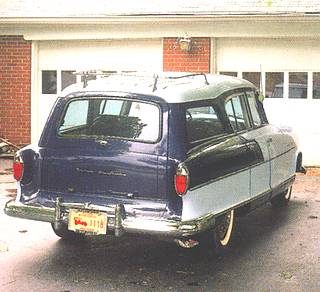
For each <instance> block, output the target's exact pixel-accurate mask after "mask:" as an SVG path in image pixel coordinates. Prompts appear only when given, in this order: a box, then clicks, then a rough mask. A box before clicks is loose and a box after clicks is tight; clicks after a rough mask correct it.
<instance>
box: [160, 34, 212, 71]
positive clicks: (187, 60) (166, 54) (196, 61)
mask: <svg viewBox="0 0 320 292" xmlns="http://www.w3.org/2000/svg"><path fill="white" fill-rule="evenodd" d="M192 42H193V46H192V50H191V51H190V52H185V51H182V50H181V49H180V46H179V43H178V38H165V39H164V40H163V71H177V72H204V73H208V72H210V38H192Z"/></svg>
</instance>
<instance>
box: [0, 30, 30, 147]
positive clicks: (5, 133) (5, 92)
mask: <svg viewBox="0 0 320 292" xmlns="http://www.w3.org/2000/svg"><path fill="white" fill-rule="evenodd" d="M30 130H31V42H29V41H25V40H24V39H23V37H21V36H0V137H4V138H6V139H9V140H10V141H11V142H13V143H16V144H28V143H30Z"/></svg>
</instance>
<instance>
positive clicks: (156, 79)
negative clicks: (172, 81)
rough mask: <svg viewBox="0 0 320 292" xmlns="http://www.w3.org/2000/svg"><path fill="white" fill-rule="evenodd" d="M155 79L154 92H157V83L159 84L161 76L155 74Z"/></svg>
mask: <svg viewBox="0 0 320 292" xmlns="http://www.w3.org/2000/svg"><path fill="white" fill-rule="evenodd" d="M153 78H154V82H153V88H152V92H155V91H156V90H157V83H158V79H159V75H158V74H154V75H153Z"/></svg>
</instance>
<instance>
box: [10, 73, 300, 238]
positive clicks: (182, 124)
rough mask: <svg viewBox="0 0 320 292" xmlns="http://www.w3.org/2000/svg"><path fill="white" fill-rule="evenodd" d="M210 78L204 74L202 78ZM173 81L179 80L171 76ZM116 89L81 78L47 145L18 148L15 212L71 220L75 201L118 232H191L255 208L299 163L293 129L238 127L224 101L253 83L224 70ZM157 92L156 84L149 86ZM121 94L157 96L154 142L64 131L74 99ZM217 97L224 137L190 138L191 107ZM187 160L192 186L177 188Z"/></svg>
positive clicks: (60, 105) (62, 101)
mask: <svg viewBox="0 0 320 292" xmlns="http://www.w3.org/2000/svg"><path fill="white" fill-rule="evenodd" d="M201 78H202V77H201ZM171 83H172V82H171ZM171 83H169V84H166V85H164V86H162V87H161V86H160V84H157V90H156V91H154V90H155V86H152V85H150V84H149V83H146V86H144V87H143V86H142V87H143V89H141V87H139V88H133V89H132V88H130V90H129V89H125V88H124V86H125V85H124V84H125V83H123V82H122V83H121V84H122V86H121V88H123V91H121V92H119V91H111V90H112V88H119V86H117V84H116V82H110V83H108V82H106V83H105V82H104V81H103V80H97V81H95V82H89V83H88V84H89V85H88V86H87V87H86V88H82V87H81V86H79V85H74V86H71V87H70V88H68V89H67V90H66V91H65V94H64V96H62V97H61V98H59V99H58V101H57V103H56V105H55V107H54V109H53V111H52V112H51V114H50V116H49V119H48V122H47V124H46V126H45V128H44V131H43V134H42V136H41V139H40V141H39V145H38V146H29V147H26V148H25V149H22V150H21V151H20V152H19V153H18V154H19V155H20V156H21V158H22V160H23V162H24V167H25V172H24V177H23V178H22V180H21V181H20V182H18V196H17V198H16V201H15V202H13V201H11V202H8V203H7V205H6V207H5V212H6V213H7V214H8V215H11V216H16V217H22V218H27V219H34V220H40V221H47V222H51V223H59V222H60V221H64V222H65V223H67V220H68V218H67V214H68V211H69V209H70V208H80V209H88V210H97V211H102V212H106V213H107V214H108V217H109V218H110V220H109V222H108V224H109V225H110V226H109V225H108V227H109V230H111V231H113V230H116V231H117V232H115V234H116V235H117V234H121V233H122V232H120V231H124V232H134V233H138V232H144V233H150V234H153V233H156V234H160V235H167V236H173V237H180V236H189V235H192V234H195V233H198V232H200V231H203V230H205V229H207V228H210V227H212V226H213V225H214V222H215V217H216V216H218V215H220V214H222V213H224V212H226V211H228V210H230V209H236V208H238V207H241V206H243V205H248V206H250V207H254V206H255V205H257V202H265V201H267V200H268V199H270V198H271V197H272V196H274V195H276V194H278V193H279V192H280V191H282V190H284V189H285V188H288V187H289V186H290V185H291V184H292V182H293V180H294V173H295V166H296V146H295V144H294V142H293V140H292V138H291V137H290V136H289V135H286V134H283V133H282V132H281V131H279V130H277V129H276V128H274V127H272V126H269V125H268V124H264V125H262V126H261V127H259V128H251V129H248V130H247V131H245V132H242V133H234V132H233V130H232V128H231V127H230V124H228V120H227V117H226V115H225V113H224V102H225V99H226V97H227V96H229V95H231V94H233V93H234V92H245V91H246V90H251V91H254V90H255V88H254V87H253V85H252V84H251V83H249V82H247V81H244V80H240V79H236V78H231V77H222V76H208V78H206V79H205V82H203V80H192V81H190V82H185V81H184V82H180V83H179V82H178V83H174V82H173V83H172V84H171ZM150 90H152V91H154V92H150ZM110 96H111V97H113V98H120V99H131V100H142V101H144V102H152V103H154V104H156V105H157V106H159V108H160V109H161V129H160V133H161V135H160V137H159V139H158V140H157V141H156V142H154V143H142V142H137V141H129V140H120V139H112V138H110V139H108V138H106V139H105V140H96V139H71V138H68V139H66V138H61V137H59V136H58V135H57V128H58V126H59V123H60V120H61V116H62V115H63V112H64V110H65V108H66V105H67V104H68V102H70V101H71V100H73V99H81V98H82V99H90V98H103V97H110ZM202 103H203V104H211V103H212V104H214V105H215V107H216V109H217V112H218V113H219V115H221V117H222V121H224V123H225V130H226V133H225V135H222V136H221V137H216V138H213V139H207V140H206V141H205V142H201V143H196V145H192V146H190V145H189V143H188V141H187V134H186V112H185V109H186V108H187V107H188V106H190V105H192V104H194V105H199V104H202ZM180 163H184V164H185V165H186V167H187V168H188V171H189V175H190V184H189V189H188V191H187V193H186V194H185V195H184V196H183V197H180V196H178V195H177V194H176V192H175V187H174V176H175V173H176V170H177V167H178V165H179V164H180Z"/></svg>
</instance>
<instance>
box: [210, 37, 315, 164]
mask: <svg viewBox="0 0 320 292" xmlns="http://www.w3.org/2000/svg"><path fill="white" fill-rule="evenodd" d="M216 48H217V51H216V56H217V64H216V65H217V71H218V72H220V73H224V74H229V75H236V76H239V77H242V78H245V79H248V80H249V81H251V82H253V83H254V84H255V85H256V86H257V87H258V88H261V90H262V91H263V93H264V94H265V96H269V98H266V99H265V101H264V106H265V109H266V112H267V115H268V118H269V122H270V123H273V124H278V125H287V126H290V127H293V129H294V130H295V132H296V133H297V134H298V136H299V146H300V149H301V151H302V152H303V155H304V163H305V165H309V166H311V165H318V166H319V165H320V151H319V150H318V148H319V146H320V127H319V119H318V118H317V116H318V114H319V112H320V62H318V60H320V41H319V40H318V39H250V38H247V39H244V38H225V39H223V38H221V39H218V40H217V46H216ZM260 72H261V74H260Z"/></svg>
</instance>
